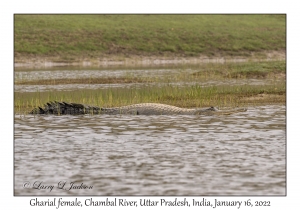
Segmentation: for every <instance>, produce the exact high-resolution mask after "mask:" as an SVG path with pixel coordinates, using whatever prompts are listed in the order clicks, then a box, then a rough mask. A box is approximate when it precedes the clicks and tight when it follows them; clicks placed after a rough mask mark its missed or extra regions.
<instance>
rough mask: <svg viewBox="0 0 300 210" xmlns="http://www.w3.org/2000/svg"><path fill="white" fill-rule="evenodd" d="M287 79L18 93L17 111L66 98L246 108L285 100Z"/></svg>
mask: <svg viewBox="0 0 300 210" xmlns="http://www.w3.org/2000/svg"><path fill="white" fill-rule="evenodd" d="M285 93H286V84H285V82H284V81H282V82H276V83H274V84H270V85H250V84H247V85H242V86H231V85H220V86H209V87H202V86H200V85H191V86H182V87H180V86H177V85H171V84H166V85H161V86H159V87H158V86H149V85H143V86H140V87H138V88H130V89H126V88H108V89H102V90H86V89H84V90H76V91H51V92H42V93H40V92H33V93H32V92H27V93H18V92H16V93H15V112H16V113H26V112H28V111H30V110H31V109H33V108H34V107H37V106H43V105H44V104H45V103H46V102H48V101H66V102H74V103H83V104H92V105H97V106H100V107H114V106H123V105H128V104H134V103H149V102H155V103H165V104H170V105H175V106H178V107H206V106H219V107H237V106H239V107H243V106H248V105H261V104H270V103H282V104H284V103H285Z"/></svg>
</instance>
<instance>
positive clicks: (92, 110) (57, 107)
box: [29, 101, 247, 115]
mask: <svg viewBox="0 0 300 210" xmlns="http://www.w3.org/2000/svg"><path fill="white" fill-rule="evenodd" d="M244 111H247V109H243V108H242V109H231V110H218V109H217V108H215V107H210V108H197V109H187V108H180V107H176V106H172V105H167V104H159V103H141V104H133V105H128V106H121V107H113V108H100V107H97V106H91V105H86V104H77V103H66V102H57V101H54V102H48V103H46V104H45V106H44V108H41V107H38V108H34V109H33V110H32V111H31V112H30V113H29V114H54V115H80V114H113V115H116V114H133V115H212V114H218V115H224V114H225V115H226V114H233V113H237V112H244Z"/></svg>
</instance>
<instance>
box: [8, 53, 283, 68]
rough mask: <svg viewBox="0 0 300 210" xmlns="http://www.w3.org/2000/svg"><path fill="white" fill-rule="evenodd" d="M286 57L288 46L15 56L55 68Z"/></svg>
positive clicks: (20, 63) (19, 61) (23, 62)
mask: <svg viewBox="0 0 300 210" xmlns="http://www.w3.org/2000/svg"><path fill="white" fill-rule="evenodd" d="M285 59H286V52H285V50H280V51H261V52H256V53H254V52H251V53H249V52H248V55H247V56H245V53H241V55H240V56H237V55H236V56H229V55H227V56H222V55H215V56H207V55H200V56H181V55H176V54H175V55H174V54H165V55H162V56H158V55H148V56H143V55H130V56H124V55H107V54H106V55H105V54H104V55H102V56H100V57H97V58H90V57H82V56H73V57H72V58H71V59H68V60H66V59H64V58H63V57H61V56H43V55H22V56H21V55H19V56H16V57H15V64H14V65H15V67H16V68H52V67H61V66H77V67H100V68H101V67H113V66H123V67H132V66H142V67H147V66H149V67H151V66H163V65H183V64H190V65H194V64H201V63H228V62H236V63H239V62H249V61H282V60H285Z"/></svg>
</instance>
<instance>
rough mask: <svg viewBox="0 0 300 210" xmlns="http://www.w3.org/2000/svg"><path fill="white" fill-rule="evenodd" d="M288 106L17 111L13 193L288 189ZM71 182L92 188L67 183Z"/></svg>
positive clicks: (272, 191) (190, 192)
mask: <svg viewBox="0 0 300 210" xmlns="http://www.w3.org/2000/svg"><path fill="white" fill-rule="evenodd" d="M285 109H286V108H285V106H281V105H270V106H260V107H250V108H249V110H248V111H247V112H243V113H237V114H233V115H229V116H141V115H137V116H109V115H98V116H91V115H85V116H38V117H34V116H18V115H16V116H15V140H14V152H15V153H14V158H15V159H14V169H15V170H14V173H15V174H14V179H15V182H14V183H15V186H14V189H15V190H14V193H15V195H198V196H200V195H285V194H286V118H285V114H286V112H285ZM71 182H75V184H74V185H77V186H78V185H81V184H82V183H83V184H82V186H83V185H86V186H87V187H88V188H86V189H71V190H69V188H70V183H71ZM64 183H65V184H64ZM74 185H73V186H74ZM52 186H53V189H51V188H52ZM91 186H92V187H91ZM89 187H91V189H89ZM42 188H46V189H42ZM60 188H63V189H60Z"/></svg>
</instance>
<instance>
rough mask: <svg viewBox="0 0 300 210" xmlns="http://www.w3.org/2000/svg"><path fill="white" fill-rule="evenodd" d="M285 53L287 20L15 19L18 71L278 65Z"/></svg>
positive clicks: (268, 17) (166, 17) (167, 17)
mask: <svg viewBox="0 0 300 210" xmlns="http://www.w3.org/2000/svg"><path fill="white" fill-rule="evenodd" d="M285 49H286V16H285V15H15V16H14V58H15V66H16V67H25V66H26V67H29V68H30V67H54V66H70V65H71V66H95V67H99V66H116V65H123V66H124V65H126V66H132V65H142V66H146V65H148V66H149V65H165V64H185V63H189V64H195V63H201V62H227V61H232V60H233V61H245V60H251V59H252V60H253V59H278V57H282V55H285ZM278 52H279V54H280V55H278Z"/></svg>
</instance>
